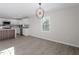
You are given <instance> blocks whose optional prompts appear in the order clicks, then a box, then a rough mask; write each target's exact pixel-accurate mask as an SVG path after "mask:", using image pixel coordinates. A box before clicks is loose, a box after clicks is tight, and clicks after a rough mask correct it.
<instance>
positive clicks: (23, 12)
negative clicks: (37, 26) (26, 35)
mask: <svg viewBox="0 0 79 59" xmlns="http://www.w3.org/2000/svg"><path fill="white" fill-rule="evenodd" d="M73 5H79V4H76V3H75V4H74V3H72V4H71V3H70V4H68V3H42V5H41V7H42V8H43V9H44V10H45V12H49V11H51V10H56V9H60V8H63V7H69V6H73ZM38 7H39V5H38V3H0V17H5V18H7V17H10V18H21V17H22V18H23V17H30V16H32V15H35V11H36V10H37V8H38Z"/></svg>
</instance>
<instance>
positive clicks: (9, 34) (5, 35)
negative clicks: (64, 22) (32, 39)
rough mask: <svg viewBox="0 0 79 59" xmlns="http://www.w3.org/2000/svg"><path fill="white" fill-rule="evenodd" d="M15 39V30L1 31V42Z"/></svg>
mask: <svg viewBox="0 0 79 59" xmlns="http://www.w3.org/2000/svg"><path fill="white" fill-rule="evenodd" d="M15 37H16V34H15V29H0V40H6V39H14V38H15Z"/></svg>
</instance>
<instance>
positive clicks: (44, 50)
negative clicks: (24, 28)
mask: <svg viewBox="0 0 79 59" xmlns="http://www.w3.org/2000/svg"><path fill="white" fill-rule="evenodd" d="M10 47H14V55H78V54H79V48H76V47H72V46H68V45H64V44H61V43H57V42H52V41H48V40H44V39H40V38H36V37H32V36H27V37H25V36H19V37H17V38H16V39H9V40H3V41H0V51H4V50H6V49H8V48H10ZM3 53H5V52H3ZM1 54H2V53H0V55H1ZM4 55H5V54H4Z"/></svg>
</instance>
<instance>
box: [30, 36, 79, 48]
mask: <svg viewBox="0 0 79 59" xmlns="http://www.w3.org/2000/svg"><path fill="white" fill-rule="evenodd" d="M31 36H34V37H37V38H41V39H45V40H50V41H53V42H58V43H61V44H65V45H69V46H73V47H77V48H79V45H75V44H72V43H67V42H63V41H58V40H53V39H47V38H45V37H41V36H38V35H31Z"/></svg>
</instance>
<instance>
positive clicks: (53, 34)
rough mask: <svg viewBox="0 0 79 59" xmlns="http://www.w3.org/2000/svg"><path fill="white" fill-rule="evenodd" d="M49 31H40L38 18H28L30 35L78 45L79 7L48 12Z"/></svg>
mask: <svg viewBox="0 0 79 59" xmlns="http://www.w3.org/2000/svg"><path fill="white" fill-rule="evenodd" d="M48 15H49V16H50V17H51V19H50V22H51V25H50V26H51V29H50V32H42V31H41V23H40V19H38V18H36V16H35V17H32V18H31V19H30V25H31V27H30V31H31V34H30V35H32V36H35V37H39V38H43V39H47V40H51V41H56V42H59V43H63V44H68V45H72V46H76V47H79V7H70V8H65V9H61V10H59V11H55V12H53V11H52V12H50V13H48Z"/></svg>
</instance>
